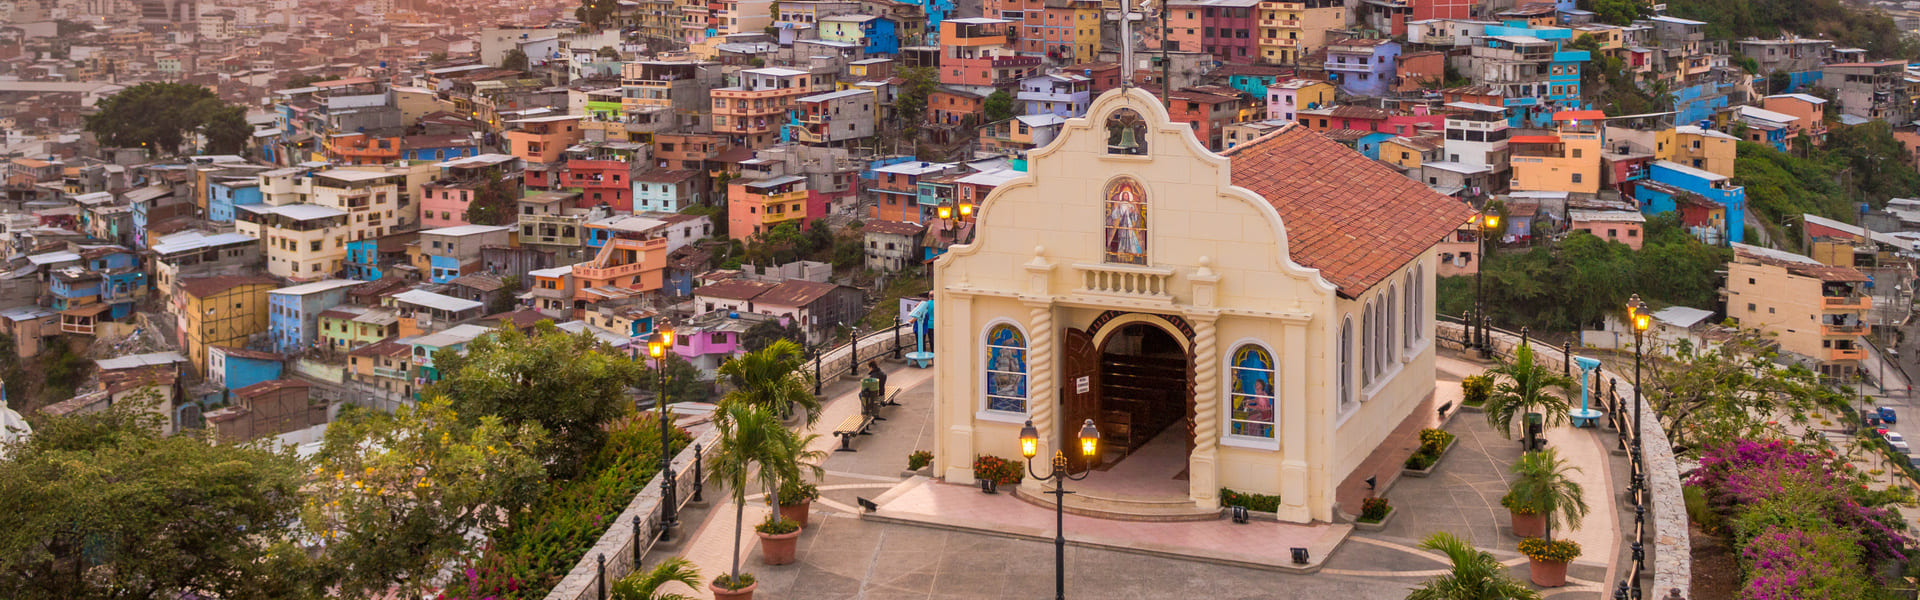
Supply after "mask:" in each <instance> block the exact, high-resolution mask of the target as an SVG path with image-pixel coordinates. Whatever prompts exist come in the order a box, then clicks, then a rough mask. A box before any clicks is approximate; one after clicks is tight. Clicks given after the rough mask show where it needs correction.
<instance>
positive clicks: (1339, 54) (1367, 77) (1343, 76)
mask: <svg viewBox="0 0 1920 600" xmlns="http://www.w3.org/2000/svg"><path fill="white" fill-rule="evenodd" d="M1399 58H1400V43H1399V42H1395V41H1393V40H1389V39H1385V38H1350V39H1347V40H1345V41H1341V42H1335V43H1331V44H1327V62H1326V71H1327V79H1330V80H1332V81H1333V82H1334V83H1335V84H1338V85H1339V86H1340V91H1343V92H1346V93H1348V94H1351V95H1354V96H1366V97H1369V98H1378V97H1382V96H1386V95H1388V93H1389V92H1390V91H1391V90H1392V89H1393V77H1394V72H1395V68H1396V67H1395V65H1396V63H1397V62H1398V61H1397V59H1399ZM1260 97H1261V98H1265V97H1266V96H1265V95H1261V96H1260Z"/></svg>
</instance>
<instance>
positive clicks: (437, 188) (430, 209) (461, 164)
mask: <svg viewBox="0 0 1920 600" xmlns="http://www.w3.org/2000/svg"><path fill="white" fill-rule="evenodd" d="M519 165H520V160H519V159H517V158H514V157H512V156H508V155H505V154H484V155H480V156H473V157H468V158H460V159H455V160H450V161H447V162H444V163H440V177H439V178H438V179H435V180H433V181H429V182H427V183H423V184H421V185H420V195H419V198H420V226H421V227H423V228H427V229H434V228H438V227H458V226H460V225H468V224H469V223H467V205H468V204H471V203H473V193H474V190H476V189H479V188H480V186H482V185H484V184H485V183H486V182H487V178H488V177H489V174H490V173H495V172H497V173H499V174H500V178H501V180H503V181H506V182H508V183H509V184H512V185H511V187H518V185H517V184H518V182H519V180H520V176H519V171H520V169H519ZM516 200H517V198H516Z"/></svg>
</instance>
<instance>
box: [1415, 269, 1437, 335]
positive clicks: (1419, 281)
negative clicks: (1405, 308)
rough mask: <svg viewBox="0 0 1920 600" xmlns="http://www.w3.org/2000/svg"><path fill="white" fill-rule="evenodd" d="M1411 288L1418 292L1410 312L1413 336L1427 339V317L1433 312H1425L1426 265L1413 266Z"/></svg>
mask: <svg viewBox="0 0 1920 600" xmlns="http://www.w3.org/2000/svg"><path fill="white" fill-rule="evenodd" d="M1413 289H1414V291H1415V292H1418V293H1417V294H1415V295H1414V297H1415V298H1416V299H1417V300H1416V301H1415V302H1414V304H1413V308H1412V309H1411V311H1410V312H1412V313H1413V337H1414V339H1416V340H1424V339H1427V319H1428V318H1429V317H1430V316H1431V315H1432V314H1433V313H1430V312H1427V266H1426V265H1420V266H1417V267H1414V268H1413Z"/></svg>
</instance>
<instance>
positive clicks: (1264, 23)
mask: <svg viewBox="0 0 1920 600" xmlns="http://www.w3.org/2000/svg"><path fill="white" fill-rule="evenodd" d="M1260 26H1261V27H1299V26H1300V20H1299V19H1261V20H1260Z"/></svg>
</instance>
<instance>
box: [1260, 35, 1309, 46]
mask: <svg viewBox="0 0 1920 600" xmlns="http://www.w3.org/2000/svg"><path fill="white" fill-rule="evenodd" d="M1260 45H1262V46H1279V47H1281V48H1292V47H1294V46H1298V45H1300V40H1290V39H1287V38H1270V37H1263V38H1260Z"/></svg>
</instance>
